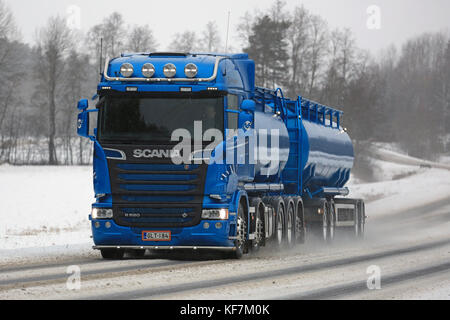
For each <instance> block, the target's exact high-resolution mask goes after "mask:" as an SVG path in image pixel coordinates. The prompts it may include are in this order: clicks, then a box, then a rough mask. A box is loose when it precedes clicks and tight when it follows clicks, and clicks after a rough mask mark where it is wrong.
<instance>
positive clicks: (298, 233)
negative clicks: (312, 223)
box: [295, 201, 306, 244]
mask: <svg viewBox="0 0 450 320" xmlns="http://www.w3.org/2000/svg"><path fill="white" fill-rule="evenodd" d="M303 210H304V209H303V204H302V202H301V201H298V202H297V217H296V219H295V241H296V243H297V244H304V243H305V239H306V228H305V217H304V213H303Z"/></svg>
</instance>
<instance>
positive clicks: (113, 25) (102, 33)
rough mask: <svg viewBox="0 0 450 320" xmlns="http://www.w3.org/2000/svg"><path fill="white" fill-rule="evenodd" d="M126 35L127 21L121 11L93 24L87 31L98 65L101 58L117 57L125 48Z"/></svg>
mask: <svg viewBox="0 0 450 320" xmlns="http://www.w3.org/2000/svg"><path fill="white" fill-rule="evenodd" d="M125 37H126V29H125V22H124V20H123V17H122V15H121V14H120V13H117V12H113V13H112V14H111V15H110V16H108V17H106V18H105V19H103V21H102V22H101V23H100V24H97V25H95V26H93V27H92V28H91V29H90V30H89V31H88V33H87V42H88V45H89V48H90V50H91V52H92V54H93V56H94V57H95V62H96V63H95V64H96V65H98V64H99V62H100V60H102V61H105V59H106V58H114V57H117V56H118V55H119V54H120V53H121V51H122V50H123V49H124V46H125ZM101 44H102V45H103V47H101ZM100 52H102V55H100Z"/></svg>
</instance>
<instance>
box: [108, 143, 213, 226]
mask: <svg viewBox="0 0 450 320" xmlns="http://www.w3.org/2000/svg"><path fill="white" fill-rule="evenodd" d="M116 149H117V147H116ZM119 149H120V147H119ZM122 149H123V148H122ZM122 149H121V150H122ZM127 154H129V153H128V152H127ZM127 159H128V160H126V161H120V160H114V159H109V160H108V165H109V170H110V179H111V192H112V196H113V211H114V220H115V222H116V223H117V224H118V225H120V226H127V227H135V228H176V227H191V226H195V225H198V224H199V223H200V221H201V212H202V203H203V194H204V188H205V179H206V170H207V167H206V166H205V165H175V164H173V163H172V162H171V161H170V159H168V160H161V159H159V160H156V161H157V163H155V160H152V159H147V160H142V159H139V160H135V159H129V157H127ZM130 160H131V161H130Z"/></svg>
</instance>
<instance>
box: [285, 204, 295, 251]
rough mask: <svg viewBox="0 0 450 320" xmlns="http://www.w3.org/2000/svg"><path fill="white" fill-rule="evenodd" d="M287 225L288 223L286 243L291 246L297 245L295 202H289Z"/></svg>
mask: <svg viewBox="0 0 450 320" xmlns="http://www.w3.org/2000/svg"><path fill="white" fill-rule="evenodd" d="M286 218H287V221H286V223H287V225H286V231H287V232H286V243H287V245H288V247H289V248H292V247H294V246H295V242H296V222H295V221H296V219H295V208H294V206H293V203H292V202H291V203H289V207H288V210H287V216H286Z"/></svg>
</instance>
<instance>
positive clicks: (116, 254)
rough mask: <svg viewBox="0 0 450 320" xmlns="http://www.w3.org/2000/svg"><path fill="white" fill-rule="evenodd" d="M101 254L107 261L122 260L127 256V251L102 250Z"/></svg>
mask: <svg viewBox="0 0 450 320" xmlns="http://www.w3.org/2000/svg"><path fill="white" fill-rule="evenodd" d="M100 252H101V254H102V257H103V259H105V260H122V259H123V256H124V255H125V250H120V249H102V250H100Z"/></svg>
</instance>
